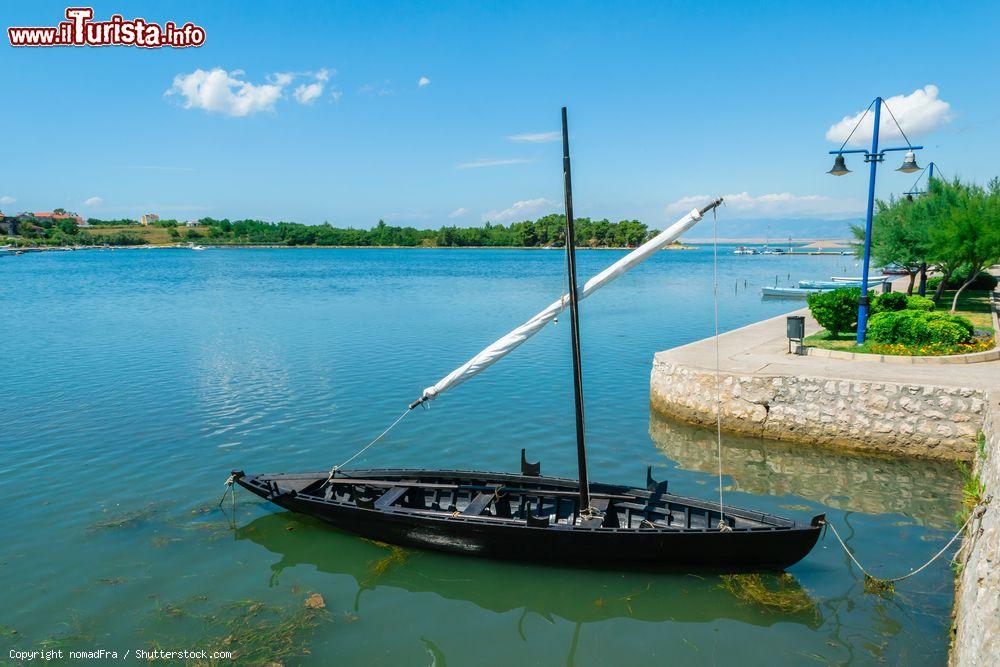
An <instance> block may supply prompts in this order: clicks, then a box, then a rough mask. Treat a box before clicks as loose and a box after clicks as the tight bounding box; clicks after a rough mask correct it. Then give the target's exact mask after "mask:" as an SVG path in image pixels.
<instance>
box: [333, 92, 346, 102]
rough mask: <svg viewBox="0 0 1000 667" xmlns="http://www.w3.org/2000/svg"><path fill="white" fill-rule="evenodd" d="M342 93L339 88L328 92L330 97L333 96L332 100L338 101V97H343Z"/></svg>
mask: <svg viewBox="0 0 1000 667" xmlns="http://www.w3.org/2000/svg"><path fill="white" fill-rule="evenodd" d="M343 95H344V93H342V92H341V91H339V90H333V91H331V92H330V97H332V98H333V101H334V102H339V101H340V98H341V97H343Z"/></svg>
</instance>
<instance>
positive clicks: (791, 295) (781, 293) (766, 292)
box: [760, 287, 830, 299]
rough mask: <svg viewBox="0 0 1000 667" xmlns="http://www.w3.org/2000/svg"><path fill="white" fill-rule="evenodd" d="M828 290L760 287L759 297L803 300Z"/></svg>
mask: <svg viewBox="0 0 1000 667" xmlns="http://www.w3.org/2000/svg"><path fill="white" fill-rule="evenodd" d="M829 291H830V289H821V288H817V287H813V288H808V287H761V288H760V295H761V296H762V297H769V298H780V299H805V298H807V297H808V296H809V295H810V294H814V293H816V292H829Z"/></svg>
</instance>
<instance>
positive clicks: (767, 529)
mask: <svg viewBox="0 0 1000 667" xmlns="http://www.w3.org/2000/svg"><path fill="white" fill-rule="evenodd" d="M345 473H346V474H352V475H356V474H361V473H365V474H371V475H374V476H383V477H396V476H411V477H413V476H416V477H420V476H423V477H442V476H443V477H458V476H485V477H486V478H507V479H510V480H516V481H519V482H521V483H524V484H529V485H530V484H542V485H544V484H547V483H552V482H554V483H555V484H554V485H555V486H564V487H570V488H571V489H572V487H574V486H575V485H576V484H577V482H576V480H573V479H568V478H564V477H547V476H537V477H536V476H526V475H519V474H517V473H498V472H485V471H474V470H424V469H417V468H384V469H359V470H349V471H338V474H345ZM328 476H329V472H326V471H323V472H316V473H252V474H244V473H239V475H238V476H237V477H236V480H237V481H238V482H239V483H240V485H241V486H243V487H244V488H246V489H248V490H250V491H251V492H255V490H254V489H253V488H251V487H250V486H249V484H250V483H251V482H249V481H244V480H247V478H249V479H250V480H253V481H256V480H260V479H265V480H269V481H275V482H278V480H276V479H275V478H279V477H280V478H284V479H287V480H312V481H313V482H315V481H319V480H320V479H323V478H325V477H328ZM350 479H351V478H350V477H344V482H345V485H347V483H348V480H350ZM366 481H373V480H372V479H371V478H370V477H369V478H359V479H358V483H359V484H361V485H363V484H364V483H365V482H366ZM386 481H387V482H389V481H390V480H386ZM400 482H401V483H400V484H399V486H404V485H405V483H404V482H403V481H402V480H400ZM257 487H258V488H260V489H261V490H263V491H265V493H266V494H267V495H263V496H262V497H265V498H266V499H269V500H272V502H276V501H278V500H281V499H282V498H272V497H270V496H272V495H273V493H272V491H271V490H270V489H269V488H267V487H266V486H265V485H264V484H258V485H257ZM590 488H591V489H592V493H593V495H594V496H595V497H600V496H601V495H602V491H603V490H612V489H613V490H615V491H618V492H620V493H622V495H629V496H631V497H632V498H635V499H636V500H640V501H641V500H647V499H644V498H642V497H641V496H636V495H635V494H634V493H629V492H630V491H640V492H641V491H642V490H641V489H636V488H635V487H630V486H628V485H623V484H609V483H604V482H592V483H591V484H590ZM539 491H540V495H544V489H540V490H539ZM594 492H596V493H594ZM258 495H261V494H258ZM526 495H527V494H526ZM654 495H655V496H657V497H658V501H660V502H664V503H670V502H674V503H676V504H680V505H685V506H687V507H690V508H694V509H699V510H707V511H714V512H718V505H717V504H713V503H711V502H707V501H705V500H702V499H698V498H691V497H688V496H682V495H678V494H673V493H659V494H654ZM287 497H289V498H293V499H294V500H297V501H301V502H306V503H315V504H320V505H325V506H330V507H336V508H339V509H345V510H349V511H351V512H359V513H360V514H359V515H360V516H364V514H365V513H370V515H371V516H394V517H406V518H420V519H423V520H425V521H428V522H430V521H433V522H440V523H443V524H445V525H448V524H454V523H460V524H476V525H489V526H498V527H506V528H518V529H521V528H533V529H536V530H549V529H556V530H561V531H582V532H587V533H609V534H610V533H617V534H636V535H671V534H678V533H685V534H690V533H696V534H703V533H704V534H714V533H718V534H722V535H725V534H727V533H730V534H761V533H775V532H777V533H787V532H810V531H818V530H819V529H820V526H819V525H815V524H808V523H802V522H799V521H796V520H794V519H788V518H786V517H781V516H777V515H774V514H769V513H767V512H761V511H759V510H755V509H752V508H745V507H730V506H728V505H723V509H724V513H725V514H727V515H730V516H733V517H735V518H740V519H745V520H748V521H753V522H757V523H763V524H766V525H763V526H749V527H731V528H730V530H729V531H720V530H717V529H713V528H708V527H704V528H694V527H692V528H686V527H685V528H682V527H669V526H656V527H654V528H643V527H641V526H640V527H639V528H626V527H621V526H619V527H604V526H582V525H577V524H573V525H567V524H560V523H551V524H549V525H548V526H531V525H529V524H528V522H527V520H525V519H515V518H509V519H508V518H503V517H487V516H471V515H462V514H460V513H459V514H455V513H453V512H447V511H440V510H431V509H413V508H408V507H394V506H391V507H384V508H379V509H375V508H365V507H360V506H358V505H357V504H356V503H354V502H348V501H342V500H334V499H328V498H323V497H320V496H316V495H313V494H311V493H302V492H301V491H297V490H296V491H295V492H294V493H289V494H288V496H287ZM278 504H280V503H278ZM814 521H815V518H814Z"/></svg>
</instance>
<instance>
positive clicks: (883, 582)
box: [823, 496, 993, 591]
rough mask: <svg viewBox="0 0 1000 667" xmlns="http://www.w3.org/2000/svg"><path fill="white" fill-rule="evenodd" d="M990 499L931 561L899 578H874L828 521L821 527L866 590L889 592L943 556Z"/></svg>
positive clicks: (990, 497)
mask: <svg viewBox="0 0 1000 667" xmlns="http://www.w3.org/2000/svg"><path fill="white" fill-rule="evenodd" d="M992 499H993V496H987V497H986V498H985V499H984V500H983V501H982V502H980V503H979V504H978V505H976V506H975V507H973V508H972V510H971V511H970V512H969V518H967V519H966V520H965V523H963V524H962V527H961V528H959V529H958V531H957V532H956V533H955V534H954V535H952V536H951V539H950V540H948V542H947V543H946V544H945V545H944V546H943V547H941V550H940V551H938V552H937V553H936V554H934V555H933V556H931V559H930V560H929V561H927V562H926V563H924V564H923V565H921V566H920V567H918V568H917V569H915V570H911V571H910V572H909V573H907V574H904V575H902V576H901V577H891V578H883V577H876V576H875V575H874V574H872V573H871V572H869V571H868V570H866V569H865V566H864V565H862V564H861V562H860V561H859V560H858V559H857V558H856V557H855V556H854V553H853V552H852V551H851V549H850V548H849V547H848V546H847V543H846V542H844V539H843V538H842V537H841V536H840V533H838V532H837V527H836V526H834V525H833V524H832V523H830V522H829V521H823V525H825V526H828V527H829V528H830V530H832V531H833V536H834V537H836V538H837V542H839V543H840V546H841V547H843V549H844V552H845V553H846V554H847V555H848V556H849V557H850V559H851V562H853V563H854V564H855V565H857V567H858V569H859V570H861V573H862V574H864V575H865V587H866V588H873V589H875V590H890V591H891V590H892V585H893V584H895V583H896V582H898V581H903V580H904V579H909V578H910V577H912V576H914V575H917V574H920V573H921V572H923V571H924V570H925V569H927V568H928V567H929V566H930V564H931V563H933V562H934V561H936V560H937V559H938V558H940V557H941V556H942V555H943V554H944V552H945V551H947V550H948V547H950V546H951V545H952V544H953V543H954V542H955V540H957V539H958V536H959V535H961V534H962V533H964V532H965V529H966V528H968V527H969V524H970V523H972V520H973V519H977V518H980V517H982V516H983V514H984V513H985V512H986V506H987V505H989V504H990V501H991V500H992Z"/></svg>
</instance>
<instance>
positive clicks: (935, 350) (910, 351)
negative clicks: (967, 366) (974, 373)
mask: <svg viewBox="0 0 1000 667" xmlns="http://www.w3.org/2000/svg"><path fill="white" fill-rule="evenodd" d="M854 341H855V335H854V334H853V333H844V334H838V335H836V336H834V335H832V334H830V333H829V332H828V331H826V330H820V331H819V332H817V333H814V334H813V335H811V336H807V337H806V338H805V340H803V341H802V343H803V345H806V346H809V347H818V348H822V349H824V350H838V351H840V352H854V353H857V354H881V355H890V356H900V357H939V356H949V355H955V354H972V353H973V352H985V351H986V350H992V349H993V348H994V347H995V346H996V339H995V337H994V333H993V329H976V332H975V335H974V337H973V339H972V340H971V341H970V342H968V343H955V344H953V345H949V344H944V343H925V344H922V345H906V344H904V343H876V342H867V343H865V344H864V345H856V344H855V343H854Z"/></svg>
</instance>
